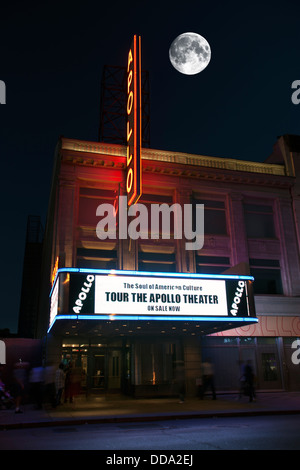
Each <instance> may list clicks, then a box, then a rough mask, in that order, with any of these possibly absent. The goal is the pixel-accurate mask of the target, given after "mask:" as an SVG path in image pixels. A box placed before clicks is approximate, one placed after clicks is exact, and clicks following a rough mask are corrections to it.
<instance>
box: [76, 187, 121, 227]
mask: <svg viewBox="0 0 300 470" xmlns="http://www.w3.org/2000/svg"><path fill="white" fill-rule="evenodd" d="M115 198H116V192H115V191H112V190H101V189H95V188H80V192H79V210H78V225H80V226H87V227H96V226H97V223H98V222H99V217H97V216H96V211H97V207H98V206H99V205H100V204H104V203H109V204H114V202H115Z"/></svg>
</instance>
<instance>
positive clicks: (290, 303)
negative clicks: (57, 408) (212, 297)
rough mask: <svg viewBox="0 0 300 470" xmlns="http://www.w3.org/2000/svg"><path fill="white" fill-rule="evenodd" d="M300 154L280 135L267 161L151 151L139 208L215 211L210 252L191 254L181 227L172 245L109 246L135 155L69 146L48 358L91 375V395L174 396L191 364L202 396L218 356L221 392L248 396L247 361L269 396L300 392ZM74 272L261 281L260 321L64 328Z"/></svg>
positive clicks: (46, 287)
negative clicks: (105, 220) (207, 367)
mask: <svg viewBox="0 0 300 470" xmlns="http://www.w3.org/2000/svg"><path fill="white" fill-rule="evenodd" d="M299 152H300V143H299V138H298V137H295V136H283V137H280V138H279V139H278V142H277V143H276V145H275V146H274V152H273V154H272V155H271V156H270V157H269V158H268V160H267V161H266V162H265V163H257V162H251V161H241V160H236V159H228V158H219V157H207V156H201V155H189V154H184V153H176V152H168V151H161V150H153V149H142V196H141V198H140V200H139V203H142V204H143V205H144V206H145V207H148V208H149V207H150V206H151V205H152V204H167V205H168V206H169V207H170V206H171V205H172V204H178V205H179V206H180V207H182V208H183V207H185V205H187V204H189V205H192V207H196V206H197V204H203V205H204V244H203V246H202V247H201V248H200V249H197V250H187V249H186V241H187V237H184V236H183V237H181V238H176V237H175V236H174V233H175V230H174V226H173V225H172V224H171V230H170V236H169V237H166V238H164V236H163V233H162V232H160V236H159V237H158V238H156V239H154V238H151V237H146V236H142V235H141V236H140V237H138V238H136V239H132V238H130V237H128V238H126V239H125V238H122V239H121V238H120V237H119V236H117V237H116V238H115V239H113V238H105V239H102V240H101V239H99V236H98V235H97V230H96V228H97V225H98V223H99V220H100V219H99V215H97V208H98V207H99V205H103V204H105V203H106V204H109V205H114V207H115V208H116V211H118V210H119V207H118V201H119V196H120V195H125V194H126V190H125V187H126V186H125V185H126V147H125V146H121V145H115V144H105V143H99V142H86V141H79V140H75V139H66V138H61V139H60V141H59V142H58V145H57V149H56V152H55V161H54V171H53V179H52V187H51V194H50V203H49V211H48V219H47V226H46V230H45V242H44V254H43V267H42V282H41V284H42V289H41V295H40V307H39V323H38V336H39V337H41V338H42V337H45V341H46V354H47V359H48V360H53V361H55V362H57V363H58V362H59V361H60V360H65V361H67V360H72V361H73V362H74V363H75V364H76V365H77V366H79V367H81V368H82V370H84V372H85V375H84V379H83V381H82V385H83V387H84V388H86V389H87V390H88V391H95V392H100V391H102V390H105V391H107V392H113V391H118V392H123V393H129V394H134V395H135V396H141V395H143V396H155V395H170V394H172V393H174V384H175V383H176V364H178V363H179V362H180V363H181V361H183V362H184V366H185V384H186V391H187V394H188V395H195V394H196V393H197V386H198V384H199V381H200V379H201V364H202V362H203V361H204V360H206V359H207V358H208V357H209V358H211V360H212V361H213V363H214V367H215V380H216V387H217V390H219V391H232V390H237V389H238V386H239V376H240V363H241V362H245V361H247V360H251V361H252V365H253V367H254V371H255V376H256V387H257V389H259V390H269V389H272V390H275V389H286V390H299V387H300V365H298V364H297V360H296V361H295V360H294V359H293V358H295V354H294V356H293V352H295V349H293V348H295V345H296V344H297V340H298V338H300V297H299V296H300V263H299V246H300V244H299V241H300V235H299V234H300V232H299V228H300V227H299V220H300V219H299V217H300V196H299V195H300V191H299V189H300V188H299V187H298V186H299V184H300V183H299V175H300V168H299V166H300V155H299ZM193 220H194V219H193ZM149 222H150V221H149ZM175 223H176V222H175V219H174V225H175ZM119 229H120V227H118V228H117V230H119ZM140 231H141V232H142V230H141V229H140ZM141 232H140V233H141ZM65 268H73V269H74V268H76V269H78V270H86V272H89V270H90V271H91V272H94V271H93V270H117V271H122V272H124V271H127V272H133V273H136V274H138V273H143V272H148V273H161V275H162V276H163V275H167V276H168V275H170V273H174V274H178V273H182V274H184V275H185V276H186V275H191V276H193V275H203V276H204V275H208V276H214V275H228V276H231V275H238V276H253V277H254V283H253V288H254V301H255V311H256V317H257V318H258V322H256V321H246V322H244V323H229V322H228V323H227V324H226V325H225V323H224V324H223V326H222V327H220V325H219V324H218V322H217V321H216V322H215V324H213V322H212V321H211V322H210V323H209V328H208V327H203V324H202V323H201V322H196V321H192V322H189V321H185V320H186V319H183V320H181V321H179V320H177V321H176V319H175V320H174V319H173V321H163V320H161V321H156V322H151V321H150V322H147V321H143V322H139V321H135V320H134V319H131V320H129V321H126V320H120V321H118V322H116V321H115V320H114V319H113V318H105V319H104V318H103V319H100V317H99V319H94V320H93V319H92V318H89V319H86V320H84V319H82V320H79V317H77V318H75V317H73V318H71V316H70V318H68V319H67V318H64V320H61V321H55V322H54V323H53V322H52V321H51V322H50V297H49V295H50V292H51V289H52V283H53V279H54V278H55V272H56V269H60V270H63V269H65ZM68 281H69V278H67V277H65V278H64V282H66V283H67V282H68ZM55 313H57V314H59V313H60V312H59V311H58V312H57V311H56V312H55ZM52 315H53V312H52ZM53 318H54V317H52V319H51V320H53ZM295 342H296V343H295Z"/></svg>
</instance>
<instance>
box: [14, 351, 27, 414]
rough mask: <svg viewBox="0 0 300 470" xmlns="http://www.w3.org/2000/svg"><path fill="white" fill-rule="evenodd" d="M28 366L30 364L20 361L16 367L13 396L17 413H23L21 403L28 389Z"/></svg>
mask: <svg viewBox="0 0 300 470" xmlns="http://www.w3.org/2000/svg"><path fill="white" fill-rule="evenodd" d="M28 366H29V364H28V362H23V361H22V359H19V362H17V363H16V364H15V365H14V371H13V385H12V395H13V397H14V400H15V413H23V412H22V410H21V403H22V401H23V399H24V397H25V392H26V387H27V380H28V377H27V371H28Z"/></svg>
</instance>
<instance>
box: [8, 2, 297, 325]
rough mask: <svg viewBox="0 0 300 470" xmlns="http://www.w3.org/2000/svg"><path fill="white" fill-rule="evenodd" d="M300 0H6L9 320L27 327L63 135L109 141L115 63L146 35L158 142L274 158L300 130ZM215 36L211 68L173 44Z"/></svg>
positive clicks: (145, 65)
mask: <svg viewBox="0 0 300 470" xmlns="http://www.w3.org/2000/svg"><path fill="white" fill-rule="evenodd" d="M299 21H300V4H299V2H298V1H296V0H294V1H285V2H279V1H276V0H273V1H259V2H258V1H252V2H242V1H240V2H235V1H232V2H230V1H226V2H225V1H213V2H208V1H207V0H206V1H205V2H204V1H202V0H197V1H189V0H186V1H185V2H183V1H180V2H179V1H177V0H172V1H169V0H160V1H151V2H150V1H148V2H147V1H129V2H126V1H124V0H122V1H106V2H104V1H103V0H100V1H99V0H98V1H89V0H87V1H85V2H80V3H76V2H64V1H61V2H55V1H51V2H47V1H45V2H40V1H39V2H24V1H22V2H18V1H12V2H5V3H2V5H1V17H0V80H3V81H4V82H5V84H6V104H5V105H1V106H0V155H1V186H0V187H1V201H0V204H1V232H0V237H1V249H2V250H1V251H2V256H1V283H0V299H1V310H0V329H1V328H9V329H10V331H11V332H13V333H14V332H16V331H17V321H18V312H19V300H20V289H21V277H22V266H23V255H24V244H25V233H26V223H27V217H28V215H30V214H31V215H40V216H41V218H42V221H43V223H44V222H45V218H46V213H47V205H48V197H49V190H50V180H51V172H52V164H53V155H54V149H55V145H56V143H57V140H58V138H59V136H60V135H64V136H65V137H70V138H77V139H83V140H92V141H97V139H98V128H99V115H100V110H99V103H100V84H101V76H102V71H103V66H104V65H105V64H107V65H116V66H124V65H126V61H127V53H128V49H129V46H130V44H131V40H132V37H133V35H134V34H140V35H141V36H142V64H143V65H142V67H143V69H144V70H148V71H149V74H150V94H151V147H152V148H156V149H162V150H171V151H172V150H173V151H180V152H188V153H196V154H201V155H211V156H223V157H230V158H240V159H244V160H253V161H259V162H263V161H264V160H265V159H266V158H267V157H268V156H269V155H270V153H271V152H272V147H273V144H274V143H275V142H276V139H277V136H279V135H282V134H287V133H290V134H300V128H299V126H300V105H299V106H297V105H294V104H293V103H292V101H291V95H292V89H291V84H292V82H293V81H294V80H300V27H299ZM189 31H191V32H196V33H199V34H201V35H202V36H204V37H205V38H206V39H207V41H208V42H209V44H210V46H211V51H212V58H211V61H210V64H209V65H208V67H207V68H206V69H205V70H204V71H203V72H201V73H200V74H198V75H194V76H186V75H182V74H180V73H179V72H177V71H176V70H175V69H174V68H173V67H172V65H171V64H170V61H169V55H168V53H169V47H170V45H171V43H172V41H173V40H174V39H175V38H176V37H177V36H178V35H179V34H181V33H183V32H189Z"/></svg>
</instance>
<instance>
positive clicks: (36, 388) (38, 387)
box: [29, 365, 44, 410]
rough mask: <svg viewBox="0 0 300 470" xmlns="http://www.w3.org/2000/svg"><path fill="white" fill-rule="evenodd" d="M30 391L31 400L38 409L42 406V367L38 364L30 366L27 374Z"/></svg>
mask: <svg viewBox="0 0 300 470" xmlns="http://www.w3.org/2000/svg"><path fill="white" fill-rule="evenodd" d="M29 383H30V388H31V390H30V392H31V396H32V399H33V401H34V402H35V405H36V407H37V409H38V410H40V409H41V408H42V404H43V387H44V368H43V367H42V366H41V365H39V366H37V367H32V369H31V371H30V374H29Z"/></svg>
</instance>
